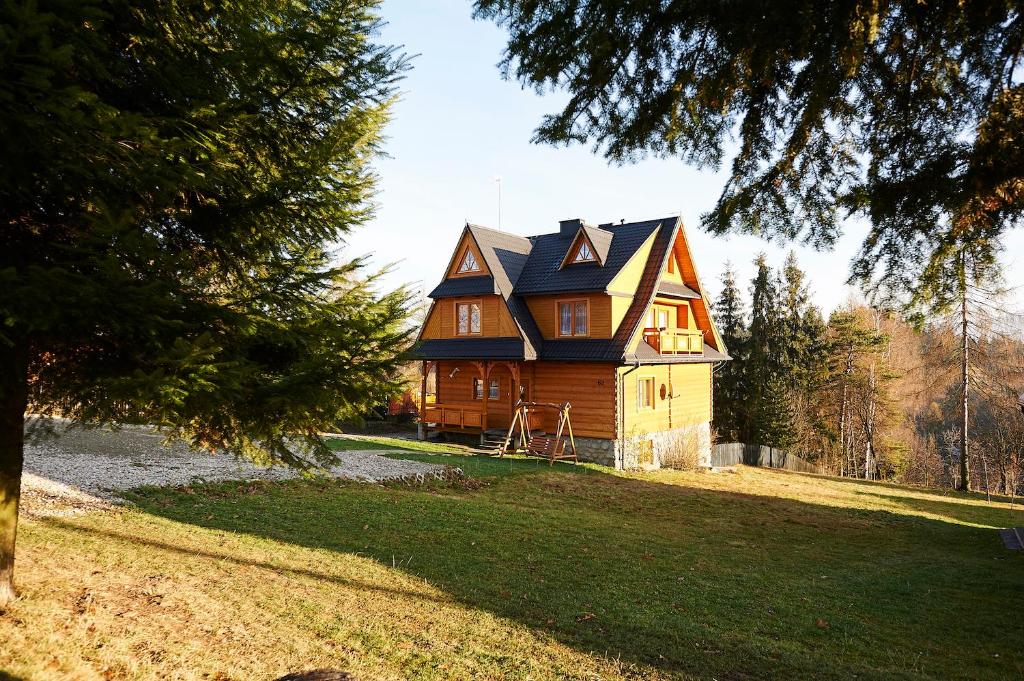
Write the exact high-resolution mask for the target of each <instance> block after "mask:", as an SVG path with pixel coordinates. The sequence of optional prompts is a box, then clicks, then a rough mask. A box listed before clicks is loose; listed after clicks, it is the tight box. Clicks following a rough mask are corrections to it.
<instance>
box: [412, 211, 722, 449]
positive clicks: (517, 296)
mask: <svg viewBox="0 0 1024 681" xmlns="http://www.w3.org/2000/svg"><path fill="white" fill-rule="evenodd" d="M430 298H431V299H432V301H433V302H432V304H431V306H430V310H429V312H428V314H427V317H426V320H425V322H424V325H423V329H422V330H421V332H420V335H419V338H418V341H417V344H416V346H415V350H414V352H415V353H416V356H417V357H418V358H419V359H420V360H421V361H422V366H421V369H422V380H423V390H422V392H421V394H422V395H424V398H423V403H422V404H421V412H420V413H421V424H420V436H421V437H427V435H428V433H430V432H433V431H441V432H449V433H463V434H470V435H473V436H476V435H477V434H479V435H481V436H484V435H485V434H486V433H487V432H501V431H507V429H508V428H509V424H510V422H511V421H512V419H513V416H514V414H515V410H516V404H517V402H518V401H519V399H520V397H522V399H523V400H525V401H528V402H543V403H565V402H568V403H570V404H571V410H570V412H569V413H570V419H571V424H572V429H573V432H574V434H575V440H576V444H577V447H578V450H579V454H580V458H582V459H586V460H591V461H597V462H599V463H603V464H606V465H610V466H615V467H617V468H623V467H627V468H628V467H636V466H658V465H660V464H662V463H665V462H667V461H669V459H671V458H674V457H686V456H690V457H694V458H695V459H696V460H697V462H698V463H701V464H704V465H707V464H708V462H709V460H710V446H711V425H710V424H711V408H712V407H711V405H712V371H713V368H714V366H715V365H716V364H717V363H719V362H723V361H726V360H728V359H729V357H728V354H727V351H726V348H725V346H724V345H723V344H722V339H721V337H720V336H719V334H718V331H717V330H716V328H715V324H714V321H713V320H712V318H711V312H710V305H709V303H708V301H707V300H706V298H705V297H704V292H703V288H702V287H701V283H700V280H699V278H698V276H697V271H696V268H695V267H694V263H693V257H692V254H691V253H690V249H689V247H688V246H687V242H686V236H685V233H684V231H683V225H682V222H681V220H680V219H679V218H678V217H670V218H665V219H661V220H648V221H644V222H632V223H624V224H603V225H598V226H592V225H588V224H585V223H584V222H583V221H582V220H564V221H562V222H560V223H559V229H558V231H557V232H555V233H552V234H541V235H538V236H532V237H522V236H516V235H513V234H508V233H505V232H498V231H495V230H492V229H487V228H485V227H480V226H477V225H466V227H465V229H463V231H462V235H461V236H460V237H459V241H458V243H457V244H456V246H455V250H454V253H453V254H452V258H451V261H450V262H449V264H448V267H447V269H446V271H445V275H444V278H443V280H442V281H441V283H440V284H438V286H437V287H436V288H434V290H433V291H432V292H431V293H430ZM428 392H430V393H432V395H433V401H427V399H426V398H425V396H426V394H427V393H428ZM556 416H557V415H556V413H555V412H554V411H552V412H551V413H550V414H547V415H545V414H544V413H537V414H534V415H532V416H531V418H532V419H533V420H532V421H531V423H530V427H531V428H533V429H538V430H543V431H547V432H549V433H550V432H553V430H554V427H555V424H554V421H555V419H556Z"/></svg>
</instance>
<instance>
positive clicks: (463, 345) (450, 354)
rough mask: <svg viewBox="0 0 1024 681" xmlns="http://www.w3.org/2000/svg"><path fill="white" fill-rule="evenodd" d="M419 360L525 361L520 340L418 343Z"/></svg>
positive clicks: (475, 339)
mask: <svg viewBox="0 0 1024 681" xmlns="http://www.w3.org/2000/svg"><path fill="white" fill-rule="evenodd" d="M410 354H411V355H412V356H413V357H416V358H418V359H525V357H524V356H523V341H522V339H520V338H432V339H430V340H421V341H419V342H418V343H416V344H415V345H414V346H413V347H412V350H411V351H410Z"/></svg>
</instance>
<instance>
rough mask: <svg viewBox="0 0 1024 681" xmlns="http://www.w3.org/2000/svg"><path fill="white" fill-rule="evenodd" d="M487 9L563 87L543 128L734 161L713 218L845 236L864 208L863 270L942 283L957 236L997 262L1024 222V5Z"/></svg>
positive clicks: (548, 134) (759, 231) (514, 4)
mask: <svg viewBox="0 0 1024 681" xmlns="http://www.w3.org/2000/svg"><path fill="white" fill-rule="evenodd" d="M475 7H476V14H477V16H480V17H483V18H486V19H490V20H493V21H495V22H496V23H498V24H499V25H501V26H502V27H504V28H506V29H507V30H508V33H509V40H508V44H507V48H506V52H505V59H504V62H503V66H504V69H505V74H506V75H510V76H514V77H516V78H518V79H519V81H520V82H521V83H522V84H523V85H525V86H529V87H531V88H536V89H540V90H545V89H548V88H549V87H550V88H556V89H562V90H564V91H565V94H566V96H565V97H563V98H561V99H560V100H559V101H560V102H561V103H562V104H563V108H562V109H561V110H558V111H555V112H553V113H551V114H550V115H547V116H545V117H544V118H543V120H542V121H541V123H540V126H539V128H538V130H537V131H536V134H535V136H534V139H535V140H537V141H540V142H543V143H548V144H553V145H562V144H570V143H581V144H584V145H587V146H590V147H592V148H593V149H594V150H595V151H599V152H602V153H604V155H605V156H606V157H607V158H608V159H609V160H611V161H615V162H631V161H634V160H636V159H639V158H643V157H644V156H646V155H648V154H654V155H658V156H668V155H672V156H677V157H679V158H681V159H682V160H683V161H685V162H687V163H690V164H693V165H694V166H696V167H712V168H718V167H721V166H725V167H726V168H728V173H729V177H728V178H727V180H726V181H725V183H724V189H723V191H722V194H721V196H720V197H719V200H718V203H717V205H716V206H715V208H714V209H713V210H712V211H710V212H709V213H707V214H706V215H705V216H704V225H705V227H706V228H707V229H708V230H709V231H711V232H714V233H724V232H727V231H731V230H735V231H740V232H745V233H751V234H756V235H761V236H765V235H768V236H780V237H783V238H796V237H799V238H802V239H804V240H805V241H809V242H812V243H814V244H815V245H817V246H820V247H831V246H832V245H833V244H834V243H835V241H836V239H837V238H838V236H839V234H840V227H841V223H842V220H843V218H844V217H847V216H849V215H850V214H851V212H852V213H853V214H857V215H860V216H863V217H865V218H866V219H868V220H869V221H870V222H871V231H870V233H869V235H868V236H867V238H866V239H865V241H864V243H863V246H862V248H861V250H860V252H859V253H858V255H857V257H856V259H855V262H854V268H853V271H854V275H855V277H856V278H857V279H858V280H859V281H860V282H861V283H863V284H865V285H872V284H875V283H878V282H879V281H884V282H888V283H890V284H892V285H893V286H895V287H897V288H900V289H908V288H909V289H917V290H918V293H919V294H922V295H931V294H932V293H934V291H930V290H925V289H934V288H935V287H938V288H939V289H940V290H943V291H946V292H950V293H953V292H955V287H956V282H955V279H953V278H952V277H949V276H946V274H947V272H946V271H947V270H948V269H949V268H950V267H951V266H952V265H953V264H954V263H955V260H956V257H957V252H958V249H959V248H960V242H961V241H962V240H964V241H967V242H969V243H970V244H971V245H972V246H974V247H975V249H976V253H977V255H978V257H979V258H980V259H982V260H987V261H991V260H992V259H993V258H994V256H995V253H996V252H997V251H998V242H999V236H1000V234H1001V233H1003V232H1004V231H1006V230H1009V229H1010V228H1012V227H1014V226H1017V225H1020V224H1021V222H1022V220H1024V191H1022V186H1024V182H1022V179H1024V145H1021V144H1020V140H1021V139H1022V137H1024V68H1022V67H1024V50H1021V49H1020V46H1021V43H1022V31H1024V29H1022V25H1021V8H1020V5H1019V3H1016V2H939V3H934V2H929V3H922V2H919V1H918V0H895V1H893V2H884V3H879V2H855V3H845V2H827V3H821V2H819V3H809V2H807V1H806V0H799V1H793V0H775V1H774V2H771V3H764V4H763V5H760V4H759V5H753V6H750V8H749V11H745V10H746V8H747V6H745V5H739V6H736V7H733V6H731V5H730V6H723V5H722V4H721V3H715V2H673V3H660V2H646V3H645V2H607V1H599V0H576V1H575V2H571V3H567V2H564V1H563V0H476V1H475ZM726 7H728V9H726ZM733 150H735V151H734V154H733V157H732V158H731V159H730V158H728V154H729V153H730V152H732V151H733ZM926 279H927V280H929V281H928V282H927V283H925V281H924V280H926ZM919 284H923V286H921V287H920V288H919V287H918V285H919Z"/></svg>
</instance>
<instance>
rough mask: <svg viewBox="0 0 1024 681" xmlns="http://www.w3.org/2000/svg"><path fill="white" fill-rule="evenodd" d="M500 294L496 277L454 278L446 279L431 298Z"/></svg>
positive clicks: (432, 293)
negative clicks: (495, 280)
mask: <svg viewBox="0 0 1024 681" xmlns="http://www.w3.org/2000/svg"><path fill="white" fill-rule="evenodd" d="M496 293H500V291H499V290H498V287H497V286H496V285H495V283H494V277H490V276H487V275H484V276H482V277H453V278H451V279H445V280H444V281H442V282H441V283H440V284H438V285H437V288H435V289H434V290H433V291H431V292H430V296H429V297H430V298H456V297H458V296H479V295H494V294H496Z"/></svg>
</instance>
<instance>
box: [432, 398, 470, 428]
mask: <svg viewBox="0 0 1024 681" xmlns="http://www.w3.org/2000/svg"><path fill="white" fill-rule="evenodd" d="M423 422H424V423H433V424H436V425H437V426H440V427H448V428H472V429H481V428H483V412H482V409H481V408H480V407H478V406H471V407H467V406H465V405H462V404H439V403H437V402H435V403H433V404H427V405H426V408H425V409H424V414H423Z"/></svg>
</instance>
